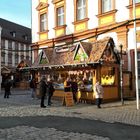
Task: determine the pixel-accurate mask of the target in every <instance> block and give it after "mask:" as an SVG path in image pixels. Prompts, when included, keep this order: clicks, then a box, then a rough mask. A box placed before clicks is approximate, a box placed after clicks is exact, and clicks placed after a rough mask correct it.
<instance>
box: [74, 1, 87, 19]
mask: <svg viewBox="0 0 140 140" xmlns="http://www.w3.org/2000/svg"><path fill="white" fill-rule="evenodd" d="M76 12H77V14H76V19H77V20H82V19H84V18H86V0H77V9H76Z"/></svg>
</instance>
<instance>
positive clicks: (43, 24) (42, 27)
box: [40, 13, 47, 32]
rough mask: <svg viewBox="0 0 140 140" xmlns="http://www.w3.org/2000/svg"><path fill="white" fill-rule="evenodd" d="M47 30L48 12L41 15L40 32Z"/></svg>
mask: <svg viewBox="0 0 140 140" xmlns="http://www.w3.org/2000/svg"><path fill="white" fill-rule="evenodd" d="M46 30H47V14H46V13H44V14H41V15H40V32H43V31H46Z"/></svg>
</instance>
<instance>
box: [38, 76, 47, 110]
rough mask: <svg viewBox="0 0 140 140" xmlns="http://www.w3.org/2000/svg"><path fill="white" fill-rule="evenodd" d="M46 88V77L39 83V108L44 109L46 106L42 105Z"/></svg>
mask: <svg viewBox="0 0 140 140" xmlns="http://www.w3.org/2000/svg"><path fill="white" fill-rule="evenodd" d="M47 87H48V85H47V84H46V77H45V76H43V77H42V79H41V81H40V95H41V103H40V107H42V108H45V107H46V106H45V105H44V100H45V96H46V92H47Z"/></svg>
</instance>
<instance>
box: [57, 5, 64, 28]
mask: <svg viewBox="0 0 140 140" xmlns="http://www.w3.org/2000/svg"><path fill="white" fill-rule="evenodd" d="M61 25H64V7H63V6H62V7H59V8H57V26H61Z"/></svg>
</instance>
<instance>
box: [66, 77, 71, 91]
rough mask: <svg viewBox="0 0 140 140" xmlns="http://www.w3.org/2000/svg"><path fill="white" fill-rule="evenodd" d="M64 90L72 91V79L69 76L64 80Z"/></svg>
mask: <svg viewBox="0 0 140 140" xmlns="http://www.w3.org/2000/svg"><path fill="white" fill-rule="evenodd" d="M64 91H65V92H70V91H71V81H70V79H69V78H67V79H66V80H65V81H64Z"/></svg>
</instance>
